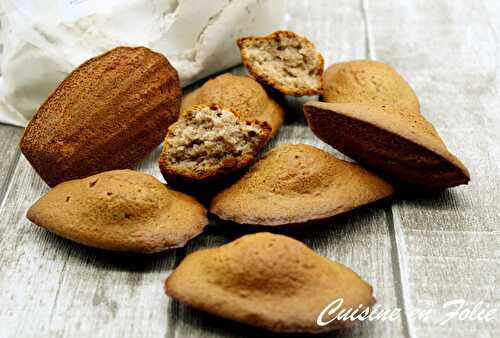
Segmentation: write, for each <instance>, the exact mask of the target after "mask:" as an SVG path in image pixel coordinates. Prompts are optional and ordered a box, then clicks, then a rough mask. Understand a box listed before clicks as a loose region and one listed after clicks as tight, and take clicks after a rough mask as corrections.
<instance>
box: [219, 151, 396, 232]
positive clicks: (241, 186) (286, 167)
mask: <svg viewBox="0 0 500 338" xmlns="http://www.w3.org/2000/svg"><path fill="white" fill-rule="evenodd" d="M392 193H393V188H392V187H391V185H390V184H389V183H387V182H385V181H384V180H382V179H381V178H380V177H378V176H377V175H375V174H373V173H371V172H369V171H367V170H365V169H363V168H361V167H360V166H358V165H356V164H354V163H350V162H346V161H342V160H339V159H337V158H335V157H334V156H333V155H330V154H329V153H327V152H325V151H323V150H320V149H318V148H315V147H312V146H309V145H305V144H284V145H280V146H278V147H277V148H274V149H273V150H271V151H270V152H268V153H267V154H266V155H264V156H263V157H262V158H261V159H260V160H259V161H258V162H257V163H256V164H255V165H254V166H253V167H252V168H251V169H250V170H249V172H247V173H246V174H245V175H244V176H243V177H242V178H241V179H240V180H239V181H237V182H236V183H235V184H234V185H232V186H230V187H229V188H227V189H225V190H224V191H222V192H220V193H219V194H217V195H216V196H215V197H214V198H213V200H212V202H211V205H210V212H211V213H213V214H215V215H217V216H218V217H219V218H221V219H224V220H228V221H233V222H236V223H239V224H252V225H264V226H285V225H291V224H304V223H307V222H312V221H315V220H323V219H326V218H329V217H332V216H335V215H338V214H340V213H343V212H346V211H349V210H352V209H354V208H356V207H359V206H362V205H365V204H368V203H371V202H374V201H376V200H379V199H382V198H384V197H387V196H390V195H391V194H392Z"/></svg>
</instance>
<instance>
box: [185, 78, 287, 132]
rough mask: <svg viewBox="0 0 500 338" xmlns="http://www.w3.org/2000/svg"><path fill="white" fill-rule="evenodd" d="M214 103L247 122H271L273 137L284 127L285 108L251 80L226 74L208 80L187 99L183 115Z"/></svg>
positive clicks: (186, 97)
mask: <svg viewBox="0 0 500 338" xmlns="http://www.w3.org/2000/svg"><path fill="white" fill-rule="evenodd" d="M211 103H216V104H218V105H220V106H221V107H224V108H227V109H229V110H231V111H233V112H234V113H235V114H236V115H238V117H240V118H241V119H243V120H257V121H260V122H267V123H268V124H269V125H270V126H271V128H272V133H271V137H272V136H274V135H276V133H277V132H278V130H279V128H280V127H281V125H282V124H283V119H284V115H285V114H284V110H283V108H282V107H281V106H280V104H279V103H278V102H277V101H276V100H274V99H273V98H271V97H270V96H269V95H268V94H267V92H266V91H265V89H264V87H262V86H261V85H260V83H258V82H257V81H255V80H254V79H252V78H250V77H248V76H241V75H233V74H230V73H226V74H222V75H219V76H217V77H216V78H214V79H211V80H208V81H207V82H205V84H204V85H203V86H201V87H200V88H198V89H196V90H195V91H193V92H191V93H189V94H188V95H186V96H185V97H184V98H183V100H182V108H181V111H182V112H185V111H187V110H188V109H189V108H191V107H192V106H195V105H199V104H211Z"/></svg>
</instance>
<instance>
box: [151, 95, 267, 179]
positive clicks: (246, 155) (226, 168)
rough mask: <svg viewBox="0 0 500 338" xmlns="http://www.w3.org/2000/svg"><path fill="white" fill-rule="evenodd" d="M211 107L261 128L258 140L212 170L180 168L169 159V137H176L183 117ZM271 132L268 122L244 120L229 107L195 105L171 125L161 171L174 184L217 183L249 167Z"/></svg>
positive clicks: (161, 158)
mask: <svg viewBox="0 0 500 338" xmlns="http://www.w3.org/2000/svg"><path fill="white" fill-rule="evenodd" d="M205 108H210V109H211V110H214V111H216V110H221V111H226V112H229V113H231V114H232V115H234V116H235V117H236V119H238V120H239V123H241V124H246V125H247V126H255V127H257V128H258V129H259V130H260V133H259V134H258V135H257V136H258V142H256V143H250V147H251V149H250V151H248V152H243V153H241V155H239V156H237V157H234V156H228V157H227V158H225V159H223V160H221V161H220V165H218V166H214V167H213V168H212V169H210V170H208V169H207V170H205V169H204V170H193V169H191V168H180V166H176V165H173V163H172V162H171V161H170V160H169V156H168V155H169V151H170V149H169V148H170V147H169V142H168V139H169V138H172V137H174V133H175V129H176V128H177V125H178V124H179V123H181V122H182V120H181V119H185V118H186V116H188V115H189V114H190V113H192V112H196V111H198V110H201V109H205ZM270 133H271V127H270V126H269V125H268V124H267V122H260V121H256V120H253V121H243V120H241V119H239V118H238V116H237V115H236V114H234V113H233V112H231V111H230V110H228V109H225V108H222V107H221V106H219V105H217V104H210V105H203V104H202V105H197V106H193V107H191V108H190V109H188V110H187V111H186V112H184V113H183V114H182V115H181V117H180V119H179V121H177V122H176V123H174V124H173V125H172V126H170V127H169V129H168V133H167V137H166V139H165V142H164V144H163V150H162V152H161V155H160V160H159V166H160V171H161V173H162V175H163V177H164V178H165V179H166V180H167V182H171V183H174V184H180V185H187V186H188V187H189V186H193V185H196V184H198V183H215V182H217V181H220V180H221V179H224V178H226V177H228V176H229V175H231V174H234V173H236V172H238V171H240V170H242V169H244V168H245V167H247V166H248V165H249V164H250V163H251V162H252V161H253V160H255V157H256V156H257V153H258V152H259V151H260V149H262V147H263V146H264V144H265V143H266V142H267V140H268V139H269V135H270Z"/></svg>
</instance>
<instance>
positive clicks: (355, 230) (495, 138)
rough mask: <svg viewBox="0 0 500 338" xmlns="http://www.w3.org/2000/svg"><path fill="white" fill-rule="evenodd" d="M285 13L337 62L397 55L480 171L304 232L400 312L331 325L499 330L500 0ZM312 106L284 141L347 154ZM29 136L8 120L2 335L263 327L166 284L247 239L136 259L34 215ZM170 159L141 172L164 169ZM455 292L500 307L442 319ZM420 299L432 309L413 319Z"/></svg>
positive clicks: (0, 233) (1, 194) (458, 333)
mask: <svg viewBox="0 0 500 338" xmlns="http://www.w3.org/2000/svg"><path fill="white" fill-rule="evenodd" d="M287 11H288V16H287V25H288V27H289V29H291V30H294V31H296V32H298V33H301V34H304V35H306V36H308V37H309V38H310V39H311V40H312V41H313V42H315V43H316V45H317V47H318V48H319V49H320V50H321V51H322V53H323V55H324V56H325V59H326V63H327V64H330V63H333V62H338V61H344V60H351V59H364V58H369V59H377V60H381V61H384V62H387V63H389V64H391V65H393V66H394V67H395V68H396V69H397V70H398V71H399V72H400V73H402V74H403V76H404V77H405V78H406V79H407V80H408V81H409V82H410V83H411V84H412V86H413V87H414V89H415V90H416V92H417V94H418V96H419V98H420V100H421V104H422V111H423V113H424V115H425V116H426V117H427V118H428V119H429V120H430V121H431V122H432V123H434V125H435V126H436V128H437V129H438V131H439V132H440V134H441V135H442V137H443V139H444V140H445V142H446V143H447V145H448V146H449V148H450V149H451V151H452V152H454V153H455V154H457V156H458V157H459V158H461V159H462V160H463V161H464V162H465V164H466V165H467V166H468V168H469V169H470V171H471V175H472V180H471V183H470V184H469V185H468V186H461V187H458V188H454V189H448V190H445V191H443V192H441V193H439V194H435V195H432V196H420V197H413V198H409V197H406V198H405V199H401V198H395V199H394V200H387V201H383V202H380V203H376V204H374V205H371V206H368V207H364V208H361V209H359V210H356V211H354V212H351V213H349V214H346V215H342V216H339V217H336V218H335V219H334V220H333V221H330V222H329V223H328V224H324V225H320V226H316V227H311V228H309V229H307V231H300V232H294V233H292V234H291V235H292V236H294V237H296V238H298V239H300V240H302V241H304V242H305V243H307V244H308V245H310V246H311V247H312V248H314V249H315V250H316V251H317V252H319V253H320V254H322V255H325V256H328V257H330V258H332V259H335V260H338V261H340V262H342V263H344V264H346V265H348V266H350V267H351V268H352V269H353V270H355V271H356V272H358V273H359V274H360V275H361V276H362V277H363V278H364V279H365V280H367V281H368V282H369V283H370V284H372V285H373V286H374V290H375V295H376V298H377V300H378V303H379V304H381V305H383V306H384V308H388V309H394V308H400V309H401V315H400V316H399V317H398V318H397V320H395V321H377V322H365V323H363V324H362V325H359V326H357V327H356V328H354V329H351V330H346V331H340V332H336V333H331V334H330V335H328V336H329V337H412V338H413V337H453V338H460V337H471V338H472V337H474V338H476V337H481V338H487V337H492V338H493V337H500V314H499V312H500V291H499V286H500V248H499V247H500V245H499V244H500V231H499V230H500V207H499V200H500V184H499V180H500V171H499V163H500V111H499V107H500V96H499V90H500V70H499V62H500V54H499V47H500V43H499V34H500V1H497V0H476V1H467V0H462V1H458V0H448V1H445V0H405V1H399V0H392V1H391V0H387V1H381V0H364V1H363V0H360V1H358V0H334V1H333V0H330V1H328V0H323V1H320V0H315V1H302V0H293V1H292V0H290V1H288V2H287ZM233 72H242V69H241V67H240V68H236V69H235V70H233ZM304 101H305V99H295V98H289V99H287V121H286V125H285V126H284V127H283V129H282V130H281V132H280V134H279V136H278V137H277V138H276V139H275V140H274V141H273V142H272V144H271V145H270V146H273V145H275V144H277V143H285V142H291V143H308V144H312V145H316V146H319V147H321V148H323V149H325V150H328V151H330V152H332V153H335V154H338V153H337V152H336V151H335V150H333V149H332V148H330V147H329V146H327V145H325V144H323V143H322V142H321V141H319V140H318V139H317V138H315V137H314V135H313V134H312V133H311V132H310V130H309V129H308V128H307V126H306V124H305V122H304V118H303V115H302V106H301V105H302V103H303V102H304ZM21 133H22V130H21V129H19V128H14V127H10V126H0V140H1V142H0V154H1V155H2V161H0V242H1V250H0V297H1V298H0V337H2V338H3V337H16V338H19V337H106V338H110V337H119V338H124V337H243V336H264V334H263V332H262V331H259V330H254V329H250V328H248V327H245V326H242V325H239V324H235V323H232V322H229V321H226V320H222V319H219V318H215V317H212V316H210V315H206V314H203V313H200V312H198V311H195V310H192V309H189V308H186V307H185V306H184V305H182V304H179V303H177V302H173V301H172V300H171V299H169V298H167V297H166V296H165V294H164V291H163V283H164V280H165V278H166V277H167V276H168V275H169V273H170V272H171V271H172V269H173V268H174V267H175V266H176V265H177V264H178V263H179V261H180V260H182V258H183V257H184V256H185V255H186V254H188V253H190V252H192V251H195V250H198V249H200V248H205V247H211V246H218V245H221V244H223V243H226V242H228V241H229V240H231V239H233V238H236V237H238V236H239V235H240V234H239V233H235V232H233V231H231V229H227V228H221V227H220V226H217V225H216V224H214V225H211V226H210V227H209V228H208V229H207V231H206V232H205V233H204V234H202V235H201V236H199V237H197V238H196V239H194V240H192V241H191V242H189V243H188V245H187V246H186V247H185V248H182V249H177V250H173V251H168V252H164V253H161V254H155V255H150V256H138V255H128V254H119V253H109V252H105V251H101V250H96V249H91V248H87V247H84V246H81V245H78V244H74V243H72V242H70V241H67V240H64V239H61V238H59V237H57V236H55V235H52V234H51V233H49V232H47V231H44V230H43V229H41V228H38V227H36V226H34V225H33V224H31V223H30V222H29V221H28V220H27V219H26V217H25V213H26V210H27V209H28V208H29V207H30V205H31V204H32V203H33V202H34V201H35V200H36V199H37V198H38V197H40V196H41V195H42V194H43V193H44V192H46V191H47V186H46V185H45V184H44V183H43V182H42V181H41V180H40V178H39V177H38V176H37V175H36V174H35V173H34V171H33V169H32V168H31V167H30V166H29V165H28V163H27V161H26V160H25V158H24V157H23V156H21V154H20V152H19V148H18V141H19V138H20V135H21ZM158 155H159V151H158V150H157V151H155V152H154V153H153V154H151V155H150V156H149V157H148V158H147V160H146V161H144V162H143V163H142V164H141V165H140V168H139V169H140V170H143V171H146V172H149V173H152V174H154V175H155V176H157V177H161V176H160V174H159V170H158V168H157V160H158ZM339 156H341V155H339ZM456 299H463V300H465V301H466V302H467V305H468V306H469V307H472V306H473V305H475V304H476V303H478V302H482V303H481V304H480V305H482V306H483V307H486V308H490V309H491V308H496V309H497V314H496V317H495V318H494V320H491V321H479V320H463V321H461V320H458V319H456V318H454V319H452V320H450V321H449V322H447V323H445V324H441V322H442V321H443V320H444V319H445V318H446V317H445V315H446V313H447V312H448V311H449V310H452V308H449V309H448V311H445V310H444V309H443V305H444V304H445V303H446V302H448V301H452V300H456ZM418 309H420V310H428V311H431V312H430V313H431V315H430V316H428V318H427V319H425V318H415V315H414V314H415V311H417V310H418ZM453 309H454V308H453Z"/></svg>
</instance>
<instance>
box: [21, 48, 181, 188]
mask: <svg viewBox="0 0 500 338" xmlns="http://www.w3.org/2000/svg"><path fill="white" fill-rule="evenodd" d="M180 103H181V89H180V86H179V77H178V75H177V71H176V70H175V69H174V68H173V67H172V66H171V65H170V63H169V62H168V60H167V59H166V58H165V57H164V56H163V55H161V54H158V53H155V52H153V51H151V50H149V49H147V48H144V47H137V48H131V47H118V48H115V49H113V50H111V51H109V52H107V53H105V54H102V55H100V56H97V57H95V58H92V59H90V60H88V61H86V62H85V63H83V64H82V65H81V66H79V67H78V68H77V69H75V70H74V71H73V72H72V73H71V74H69V75H68V76H67V77H66V79H65V80H64V81H63V82H62V83H61V84H60V85H59V86H58V87H57V89H56V90H55V91H54V92H53V93H52V94H51V95H50V96H49V97H48V98H47V100H46V101H45V102H44V103H43V104H42V105H41V106H40V108H39V109H38V111H37V112H36V114H35V115H34V117H33V119H32V120H31V121H30V123H29V124H28V127H27V128H26V130H25V132H24V135H23V137H22V139H21V143H20V147H21V151H22V153H23V154H24V155H25V156H26V158H27V159H28V161H29V162H30V163H31V165H32V166H33V168H34V169H35V170H36V171H37V173H38V174H39V175H40V176H41V177H42V179H43V180H44V181H45V182H46V183H47V184H48V185H49V186H51V187H52V186H55V185H57V184H58V183H60V182H63V181H67V180H71V179H76V178H83V177H87V176H90V175H93V174H96V173H99V172H103V171H107V170H112V169H124V168H132V167H134V166H135V165H136V164H137V163H138V162H139V161H140V160H142V159H143V158H144V157H145V156H146V155H147V154H148V153H149V152H150V151H152V150H153V149H154V148H155V147H156V146H157V145H158V144H160V143H161V141H162V140H163V138H164V137H165V134H166V132H167V128H168V126H169V125H170V124H172V123H174V122H175V120H176V119H177V117H178V115H179V110H180Z"/></svg>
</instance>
